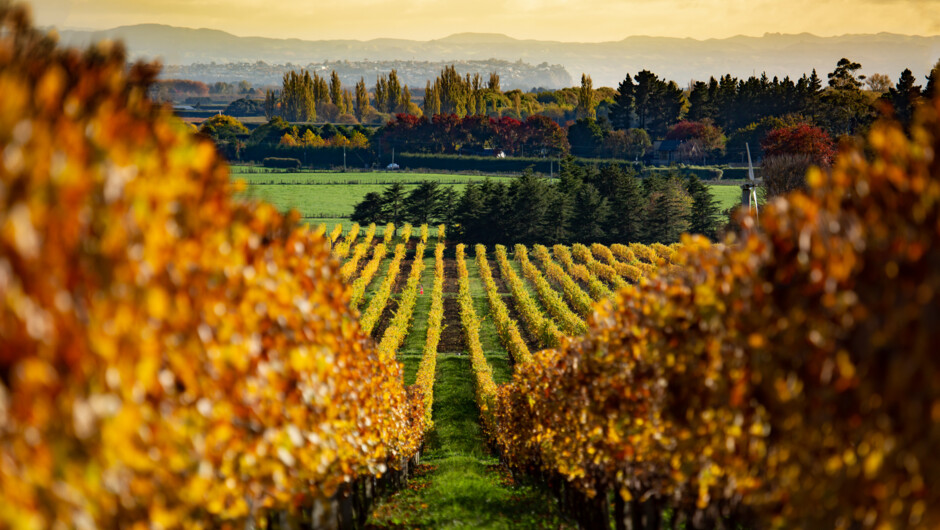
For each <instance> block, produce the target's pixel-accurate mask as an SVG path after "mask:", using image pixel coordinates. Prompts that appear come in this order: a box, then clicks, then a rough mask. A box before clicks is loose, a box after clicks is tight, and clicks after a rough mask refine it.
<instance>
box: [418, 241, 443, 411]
mask: <svg viewBox="0 0 940 530" xmlns="http://www.w3.org/2000/svg"><path fill="white" fill-rule="evenodd" d="M443 321H444V243H438V244H437V248H435V249H434V286H433V287H432V289H431V310H430V312H429V313H428V334H427V341H426V342H425V345H424V353H423V354H422V356H421V365H420V366H419V367H418V375H417V379H416V382H415V385H417V386H418V388H419V389H421V394H422V395H423V396H424V416H425V423H426V424H427V426H428V428H430V427H431V425H432V422H431V410H432V405H433V404H434V370H435V367H436V366H437V345H438V343H439V342H440V340H441V324H442V323H443Z"/></svg>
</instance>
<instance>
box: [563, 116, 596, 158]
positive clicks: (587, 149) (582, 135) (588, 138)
mask: <svg viewBox="0 0 940 530" xmlns="http://www.w3.org/2000/svg"><path fill="white" fill-rule="evenodd" d="M603 142H604V131H603V130H601V128H600V126H599V125H598V123H597V120H595V119H594V118H581V119H579V120H578V121H576V122H575V123H574V124H572V125H571V127H568V143H569V144H571V153H572V154H573V155H575V156H584V157H591V156H597V154H598V153H599V152H600V149H601V145H602V144H603Z"/></svg>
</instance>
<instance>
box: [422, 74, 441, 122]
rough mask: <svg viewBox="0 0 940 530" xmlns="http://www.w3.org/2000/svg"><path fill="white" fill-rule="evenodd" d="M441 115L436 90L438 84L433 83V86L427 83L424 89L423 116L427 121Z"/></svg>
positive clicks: (439, 101)
mask: <svg viewBox="0 0 940 530" xmlns="http://www.w3.org/2000/svg"><path fill="white" fill-rule="evenodd" d="M440 113H441V97H440V92H439V90H438V84H437V82H436V81H435V83H434V86H431V82H430V81H428V82H427V85H425V88H424V115H425V116H427V117H428V119H430V118H432V117H434V116H437V115H438V114H440Z"/></svg>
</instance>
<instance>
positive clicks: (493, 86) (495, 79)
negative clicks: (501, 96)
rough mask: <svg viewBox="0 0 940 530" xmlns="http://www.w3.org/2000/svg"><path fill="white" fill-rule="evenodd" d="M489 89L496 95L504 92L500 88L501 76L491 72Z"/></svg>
mask: <svg viewBox="0 0 940 530" xmlns="http://www.w3.org/2000/svg"><path fill="white" fill-rule="evenodd" d="M487 88H489V89H490V90H492V91H494V92H496V93H501V92H502V90H501V89H500V88H499V74H497V73H496V72H490V82H489V83H487Z"/></svg>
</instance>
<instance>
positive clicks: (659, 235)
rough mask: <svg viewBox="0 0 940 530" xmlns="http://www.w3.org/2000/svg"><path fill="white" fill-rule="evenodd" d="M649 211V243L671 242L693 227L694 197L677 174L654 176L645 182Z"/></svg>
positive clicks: (646, 233) (646, 235)
mask: <svg viewBox="0 0 940 530" xmlns="http://www.w3.org/2000/svg"><path fill="white" fill-rule="evenodd" d="M643 184H644V187H645V188H646V190H647V196H648V197H649V199H648V203H647V204H648V206H647V208H648V211H647V216H646V224H645V225H644V229H645V230H644V232H645V238H644V239H645V240H646V242H647V243H657V242H658V243H663V244H666V245H668V244H670V243H675V242H677V241H679V236H680V235H681V234H682V233H683V232H687V231H688V230H689V221H688V218H689V213H690V211H691V203H692V200H691V198H690V197H689V196H688V192H687V191H686V189H685V186H684V183H683V181H682V179H681V178H680V177H679V176H677V175H671V176H658V175H657V176H653V177H648V178H647V179H646V180H645V181H644V183H643Z"/></svg>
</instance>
